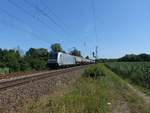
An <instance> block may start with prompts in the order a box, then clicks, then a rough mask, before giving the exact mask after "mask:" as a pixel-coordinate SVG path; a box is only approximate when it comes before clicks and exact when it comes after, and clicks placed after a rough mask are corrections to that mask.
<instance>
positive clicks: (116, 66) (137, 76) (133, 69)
mask: <svg viewBox="0 0 150 113" xmlns="http://www.w3.org/2000/svg"><path fill="white" fill-rule="evenodd" d="M106 66H107V67H109V68H110V69H111V70H112V71H114V72H115V73H117V74H118V75H119V76H121V77H122V78H124V79H128V80H130V81H131V82H132V83H134V84H136V85H139V86H142V87H144V88H147V89H150V62H116V63H106Z"/></svg>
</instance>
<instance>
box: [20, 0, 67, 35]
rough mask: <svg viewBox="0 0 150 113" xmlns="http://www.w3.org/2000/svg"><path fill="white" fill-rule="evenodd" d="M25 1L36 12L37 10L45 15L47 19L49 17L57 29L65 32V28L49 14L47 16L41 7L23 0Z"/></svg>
mask: <svg viewBox="0 0 150 113" xmlns="http://www.w3.org/2000/svg"><path fill="white" fill-rule="evenodd" d="M23 1H24V2H25V3H27V4H28V5H30V6H31V7H32V8H34V9H35V10H36V11H37V12H39V13H40V14H41V15H43V16H45V17H46V18H47V19H49V20H50V21H51V22H52V23H53V24H55V25H56V26H57V27H58V28H59V29H61V30H62V31H63V32H64V33H66V30H65V28H64V27H63V26H61V25H60V24H58V23H57V22H56V21H55V20H54V19H53V18H52V17H51V16H49V15H48V14H47V13H46V12H45V11H44V10H43V9H42V8H40V7H38V6H37V5H36V4H34V3H33V2H31V1H30V2H29V1H27V0H23Z"/></svg>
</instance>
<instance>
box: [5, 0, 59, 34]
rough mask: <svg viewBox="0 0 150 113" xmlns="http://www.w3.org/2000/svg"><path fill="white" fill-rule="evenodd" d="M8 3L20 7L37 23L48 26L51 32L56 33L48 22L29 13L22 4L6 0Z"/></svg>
mask: <svg viewBox="0 0 150 113" xmlns="http://www.w3.org/2000/svg"><path fill="white" fill-rule="evenodd" d="M7 1H8V2H9V3H10V4H12V5H13V6H14V7H16V8H18V9H20V10H21V11H23V12H24V13H26V14H27V15H29V16H30V17H32V18H33V19H35V20H37V21H38V22H39V23H41V24H43V25H44V26H46V27H48V28H49V29H50V30H52V31H53V32H55V33H57V31H56V30H54V29H53V28H52V27H51V26H50V25H49V24H48V23H45V22H44V21H42V20H41V19H40V18H38V17H37V16H36V15H33V14H32V13H30V11H28V10H26V9H25V8H23V7H22V6H20V5H18V4H17V3H15V2H14V1H12V0H7Z"/></svg>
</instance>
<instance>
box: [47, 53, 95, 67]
mask: <svg viewBox="0 0 150 113" xmlns="http://www.w3.org/2000/svg"><path fill="white" fill-rule="evenodd" d="M92 63H95V61H94V60H92V59H86V58H83V57H78V56H73V55H70V54H66V53H62V52H57V53H51V54H50V55H49V59H48V66H49V67H69V66H76V65H84V64H92Z"/></svg>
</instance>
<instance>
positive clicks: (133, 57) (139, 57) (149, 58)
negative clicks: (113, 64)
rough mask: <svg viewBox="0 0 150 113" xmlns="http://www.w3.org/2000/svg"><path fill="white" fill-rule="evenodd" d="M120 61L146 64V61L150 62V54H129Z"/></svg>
mask: <svg viewBox="0 0 150 113" xmlns="http://www.w3.org/2000/svg"><path fill="white" fill-rule="evenodd" d="M118 61H121V62H122V61H128V62H144V61H150V55H149V54H139V55H135V54H129V55H125V56H124V57H122V58H119V59H118Z"/></svg>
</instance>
